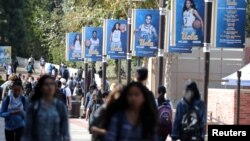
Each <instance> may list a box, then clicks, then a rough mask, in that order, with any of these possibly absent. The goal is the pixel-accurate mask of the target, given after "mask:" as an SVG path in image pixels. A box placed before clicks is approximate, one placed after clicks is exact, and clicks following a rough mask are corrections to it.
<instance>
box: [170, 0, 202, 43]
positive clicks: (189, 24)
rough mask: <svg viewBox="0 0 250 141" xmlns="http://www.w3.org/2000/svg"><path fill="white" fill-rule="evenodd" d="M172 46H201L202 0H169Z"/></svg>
mask: <svg viewBox="0 0 250 141" xmlns="http://www.w3.org/2000/svg"><path fill="white" fill-rule="evenodd" d="M171 9H172V13H171V17H172V23H171V30H173V32H172V35H171V36H172V40H171V43H170V44H171V45H172V46H189V47H194V46H196V47H202V46H203V39H204V37H203V36H204V33H203V31H204V0H172V1H171Z"/></svg>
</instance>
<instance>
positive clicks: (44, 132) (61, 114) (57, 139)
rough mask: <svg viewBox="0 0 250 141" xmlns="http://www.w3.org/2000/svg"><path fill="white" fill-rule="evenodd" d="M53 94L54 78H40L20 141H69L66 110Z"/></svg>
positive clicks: (46, 76)
mask: <svg viewBox="0 0 250 141" xmlns="http://www.w3.org/2000/svg"><path fill="white" fill-rule="evenodd" d="M55 93H56V85H55V81H54V78H53V77H51V76H49V75H44V76H42V77H41V78H40V79H39V81H38V83H37V87H36V88H35V94H34V95H33V96H32V98H31V103H30V105H29V107H28V109H27V115H26V119H27V123H26V125H25V129H24V134H23V137H22V141H70V136H69V121H68V113H67V109H66V106H65V105H64V104H63V103H62V102H61V101H60V100H58V99H57V98H55Z"/></svg>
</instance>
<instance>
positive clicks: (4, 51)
mask: <svg viewBox="0 0 250 141" xmlns="http://www.w3.org/2000/svg"><path fill="white" fill-rule="evenodd" d="M9 63H11V47H10V46H0V65H1V66H3V65H4V64H5V65H8V64H9Z"/></svg>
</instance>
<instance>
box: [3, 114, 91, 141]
mask: <svg viewBox="0 0 250 141" xmlns="http://www.w3.org/2000/svg"><path fill="white" fill-rule="evenodd" d="M70 135H71V141H90V140H91V136H90V134H89V132H88V130H87V122H86V121H85V120H83V119H70ZM0 141H5V135H4V119H3V118H0Z"/></svg>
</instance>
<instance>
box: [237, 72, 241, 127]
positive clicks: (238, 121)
mask: <svg viewBox="0 0 250 141" xmlns="http://www.w3.org/2000/svg"><path fill="white" fill-rule="evenodd" d="M237 77H238V83H237V125H239V124H240V85H241V84H240V82H241V80H240V78H241V71H237Z"/></svg>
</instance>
